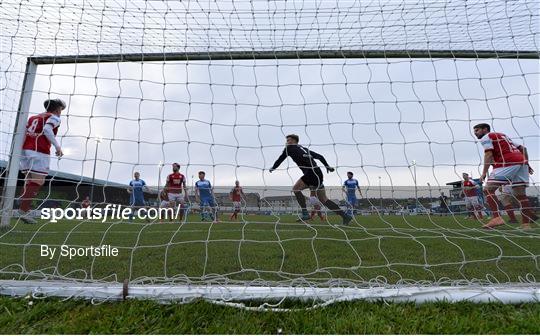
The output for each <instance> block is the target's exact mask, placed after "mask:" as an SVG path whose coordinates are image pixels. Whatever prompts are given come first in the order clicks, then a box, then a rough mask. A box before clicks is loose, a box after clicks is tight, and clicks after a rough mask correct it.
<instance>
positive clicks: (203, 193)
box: [195, 171, 219, 223]
mask: <svg viewBox="0 0 540 336" xmlns="http://www.w3.org/2000/svg"><path fill="white" fill-rule="evenodd" d="M205 176H206V173H205V172H203V171H200V172H199V180H198V181H197V182H195V197H196V198H197V199H198V200H199V202H200V205H201V221H203V222H204V221H205V220H207V219H209V220H212V221H214V222H215V223H218V222H219V218H218V212H217V204H216V201H215V199H214V190H213V188H212V184H211V183H210V181H208V180H206V179H205V178H204V177H205ZM208 208H209V209H210V212H208V211H207V210H208Z"/></svg>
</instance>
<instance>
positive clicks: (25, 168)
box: [19, 99, 66, 224]
mask: <svg viewBox="0 0 540 336" xmlns="http://www.w3.org/2000/svg"><path fill="white" fill-rule="evenodd" d="M43 106H44V107H45V110H46V112H43V113H40V114H38V115H35V116H33V117H30V118H29V119H28V122H27V123H26V135H25V137H24V143H23V147H22V156H21V162H20V169H21V171H22V172H23V173H25V174H26V179H25V184H24V189H23V193H22V195H21V196H20V197H19V199H20V205H19V218H20V219H21V220H22V221H24V222H26V223H30V224H35V223H36V221H35V220H34V219H33V218H32V217H30V216H29V211H30V207H31V204H32V199H33V198H35V197H36V195H37V194H38V192H39V190H40V189H41V186H42V185H43V183H44V182H45V178H46V177H47V175H49V162H50V153H51V145H52V146H54V149H55V154H56V156H58V157H61V156H62V155H63V153H62V148H61V147H60V144H59V143H58V141H57V140H56V133H57V132H58V128H59V127H60V114H61V113H62V111H63V110H64V109H65V108H66V103H64V101H63V100H61V99H47V100H46V101H45V102H43Z"/></svg>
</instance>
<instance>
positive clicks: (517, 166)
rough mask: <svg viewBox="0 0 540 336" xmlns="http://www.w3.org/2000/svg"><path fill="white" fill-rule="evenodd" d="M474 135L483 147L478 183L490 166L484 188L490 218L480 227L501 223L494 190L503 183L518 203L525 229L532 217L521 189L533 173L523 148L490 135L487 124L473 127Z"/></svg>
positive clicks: (497, 136) (484, 176)
mask: <svg viewBox="0 0 540 336" xmlns="http://www.w3.org/2000/svg"><path fill="white" fill-rule="evenodd" d="M474 135H475V136H476V137H477V138H478V139H480V142H481V143H482V146H483V147H484V169H483V171H482V176H481V177H480V179H481V180H482V181H484V180H485V179H486V176H487V175H488V171H489V168H490V167H491V166H493V170H492V171H491V174H489V177H488V178H487V183H486V185H485V187H484V192H485V194H486V200H487V203H488V206H489V207H490V209H491V211H492V214H493V218H492V219H491V220H490V221H489V222H488V223H487V224H486V225H484V228H487V229H490V228H494V227H496V226H499V225H503V224H504V220H503V219H502V217H501V216H500V214H499V209H498V204H497V196H496V195H495V191H496V190H497V189H498V188H499V187H500V186H502V185H507V184H511V185H512V187H513V192H514V196H515V197H516V199H517V200H518V201H519V204H520V207H521V215H522V216H521V217H522V220H521V222H522V228H524V229H527V228H529V227H530V224H529V223H530V222H531V221H532V220H533V218H535V215H534V212H533V210H532V208H531V206H530V204H529V199H528V198H527V196H526V194H525V188H526V187H527V185H528V184H529V174H533V170H532V168H531V167H530V166H529V164H528V154H527V149H526V148H525V147H524V146H522V145H516V144H514V142H513V141H512V140H511V139H510V138H508V137H507V136H506V135H505V134H503V133H498V132H491V127H490V126H489V125H488V124H478V125H476V126H474Z"/></svg>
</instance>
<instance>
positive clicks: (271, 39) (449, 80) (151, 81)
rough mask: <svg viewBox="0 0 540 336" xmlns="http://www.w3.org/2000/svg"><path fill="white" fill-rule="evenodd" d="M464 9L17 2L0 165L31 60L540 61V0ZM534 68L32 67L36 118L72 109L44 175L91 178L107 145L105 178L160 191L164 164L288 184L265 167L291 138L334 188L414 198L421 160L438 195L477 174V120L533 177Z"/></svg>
mask: <svg viewBox="0 0 540 336" xmlns="http://www.w3.org/2000/svg"><path fill="white" fill-rule="evenodd" d="M32 3H34V4H36V5H37V4H40V3H39V2H30V4H32ZM464 4H465V3H464V2H462V1H447V2H441V1H436V2H429V3H427V4H423V3H422V2H417V1H414V2H413V1H405V2H390V3H384V5H380V4H379V3H378V2H375V1H372V2H362V3H359V2H356V1H339V2H334V1H318V2H308V1H290V2H271V3H267V2H264V3H261V2H248V1H237V2H234V3H232V2H221V1H220V2H219V5H218V2H196V1H189V2H182V3H179V2H174V3H173V2H167V3H162V2H142V1H136V2H132V3H129V4H128V7H129V8H127V9H126V11H124V12H122V11H119V10H118V9H119V8H120V7H122V6H123V5H124V3H116V2H113V3H112V4H111V3H109V5H107V6H103V3H101V2H93V3H92V4H85V5H84V7H83V6H82V5H81V4H80V3H78V2H70V3H69V4H67V5H66V6H64V7H63V8H60V7H59V6H58V4H57V3H56V2H51V6H48V7H47V8H46V13H47V15H46V16H47V17H48V20H47V21H45V20H44V19H43V17H42V15H40V14H42V12H41V10H42V9H41V8H39V6H31V5H28V7H25V8H23V9H20V8H18V7H17V6H15V2H9V1H8V2H7V3H6V4H5V5H3V7H2V10H1V13H2V16H3V17H4V18H10V19H13V18H14V17H17V16H18V17H22V15H21V14H22V13H24V14H27V15H24V18H25V20H24V21H23V22H22V23H20V26H22V27H24V29H22V28H20V27H19V28H20V29H18V30H17V29H16V27H14V26H12V25H11V26H10V25H9V22H11V21H6V23H8V24H6V25H3V28H4V29H3V32H2V48H3V50H2V61H1V62H2V65H3V67H4V68H5V70H4V74H3V78H2V80H3V86H2V87H3V90H2V98H3V101H2V111H3V120H2V125H1V126H2V127H1V129H2V138H1V140H2V154H3V156H4V157H5V155H6V154H7V151H8V150H9V146H8V143H9V141H10V132H12V127H13V126H12V125H13V112H12V110H14V109H15V108H16V103H17V96H18V92H17V88H18V89H19V90H20V83H21V79H22V77H21V73H20V71H21V67H22V65H23V64H24V63H22V62H23V60H24V57H26V56H29V55H51V54H53V55H54V54H57V55H60V54H64V55H65V54H81V55H82V54H86V53H96V52H102V53H117V52H121V51H122V52H141V50H142V51H145V52H164V51H179V50H185V51H207V50H250V48H255V49H263V50H271V49H275V48H285V49H287V48H288V49H310V48H321V49H325V48H326V49H328V48H344V49H347V48H350V49H354V48H364V49H381V48H384V49H409V50H413V49H423V48H426V47H428V46H429V47H430V48H432V49H453V50H459V49H487V50H493V49H510V50H513V49H516V48H521V49H523V50H536V51H537V50H538V48H537V43H536V39H537V32H538V27H537V21H538V20H535V16H536V18H537V11H535V9H537V4H536V3H534V2H528V1H524V2H519V3H517V4H516V3H505V2H502V1H494V2H490V3H489V4H485V3H484V2H472V3H471V2H467V7H465V6H464ZM167 6H168V7H167ZM206 6H210V7H209V8H207V7H206ZM283 6H286V7H283ZM424 6H425V7H426V9H425V10H423V8H424ZM114 8H116V9H117V10H113V9H114ZM294 8H296V10H297V12H296V14H295V11H294ZM208 9H209V10H211V13H210V14H207V13H208V12H206V11H203V10H208ZM379 9H383V12H382V13H381V12H380V10H379ZM143 12H146V13H147V15H146V16H145V15H143ZM316 12H317V13H318V15H315V13H316ZM58 18H61V21H62V24H61V25H60V27H61V29H59V28H58V23H56V19H58ZM81 18H82V22H83V23H82V24H81V25H77V24H76V23H77V22H79V21H81ZM32 20H34V21H32ZM36 21H37V22H39V23H38V24H36ZM404 25H405V27H406V28H405V29H403V26H404ZM143 28H144V29H143ZM227 28H228V29H227ZM10 36H15V38H13V39H11V38H9V37H10ZM34 36H37V37H39V38H38V39H37V40H33V39H32V38H31V37H34ZM75 41H76V43H75ZM427 41H429V44H428V43H427ZM51 42H53V43H51ZM120 42H121V43H122V45H120ZM141 45H142V47H141ZM7 51H10V52H11V53H9V55H8V53H7ZM14 51H15V52H14ZM8 64H11V65H9V66H8ZM538 70H539V69H538V61H537V60H521V61H519V62H518V61H515V60H497V59H489V60H475V59H469V60H452V59H431V60H429V59H423V60H411V59H392V60H391V59H388V60H385V59H367V60H364V59H333V60H319V59H317V60H301V61H299V60H287V61H283V60H280V61H261V60H258V61H212V62H205V61H200V62H195V61H190V62H187V63H186V62H157V63H144V65H143V64H142V63H123V64H113V63H108V64H104V63H101V64H85V65H77V66H75V65H54V66H48V65H47V66H39V67H38V72H39V75H38V77H37V79H36V84H35V88H34V93H33V96H32V108H31V112H32V113H39V112H41V110H42V107H41V103H42V101H43V100H44V99H45V98H46V97H48V96H49V95H50V96H59V97H62V98H63V99H65V100H66V101H68V102H69V108H68V110H66V111H65V113H64V116H63V117H62V121H63V124H62V127H61V130H60V132H59V135H60V136H61V141H62V144H63V146H64V148H66V149H67V155H66V156H65V157H64V158H63V159H62V160H60V161H58V160H56V159H52V165H51V168H52V169H57V170H61V171H67V172H70V173H76V174H81V175H85V176H91V173H92V165H93V157H94V147H95V142H94V141H93V139H92V138H93V137H98V136H101V137H103V138H104V141H103V142H102V143H101V145H100V150H99V153H98V160H99V161H98V165H97V173H96V176H97V177H98V178H101V179H109V180H112V181H117V182H123V181H126V180H129V179H130V175H131V172H132V171H134V170H138V171H141V173H142V176H143V178H144V179H146V180H147V182H148V183H151V184H155V183H157V179H158V163H159V162H160V161H161V162H164V163H166V164H169V163H172V162H179V163H181V164H182V166H183V168H182V170H183V171H184V172H186V170H187V176H188V177H189V178H190V177H191V175H196V172H197V171H198V170H200V169H204V170H206V171H207V172H208V174H209V177H210V179H212V180H213V181H214V182H215V184H217V185H232V184H233V182H234V180H235V179H236V178H238V179H240V180H241V181H242V183H243V184H245V185H287V184H290V183H292V182H293V181H294V180H296V179H297V178H298V177H299V176H300V171H299V170H298V169H297V168H296V167H294V166H290V167H289V168H290V169H287V168H288V165H287V164H286V163H284V164H283V165H282V166H281V167H280V168H282V169H281V170H280V171H277V172H275V173H273V174H268V172H267V171H263V169H268V168H269V167H270V166H271V164H272V163H273V161H274V160H275V159H276V158H277V156H278V155H279V153H280V151H281V150H282V145H283V142H284V135H285V134H288V133H297V134H299V135H300V137H301V142H302V143H303V144H306V145H309V146H310V147H311V148H312V149H313V150H315V151H317V152H320V153H321V154H323V155H325V156H326V157H327V159H328V161H329V162H330V163H331V164H333V165H335V166H338V167H339V169H338V171H337V173H334V174H331V175H328V176H327V182H326V183H327V184H328V185H337V184H341V181H342V179H343V178H344V177H345V172H346V171H347V170H353V171H355V172H356V174H357V177H358V179H359V180H360V181H361V183H362V184H363V185H378V176H381V182H382V184H383V185H412V184H413V174H412V170H411V169H410V168H409V166H410V164H411V163H412V160H416V162H417V176H418V184H419V185H425V184H426V183H427V182H430V183H431V184H432V185H444V184H445V183H447V182H449V181H454V180H457V179H459V178H460V175H461V172H462V171H467V172H472V173H473V175H474V176H478V175H479V164H480V162H481V155H482V150H481V148H480V147H479V145H478V144H477V143H476V141H475V139H474V137H473V136H472V133H471V126H472V125H474V124H476V123H478V122H489V123H491V124H492V125H493V127H494V128H495V130H497V131H501V132H504V133H506V134H507V135H509V136H510V137H512V138H513V139H514V140H516V141H517V142H519V143H523V144H525V145H526V146H527V147H528V149H529V153H530V156H531V160H532V163H533V167H534V168H535V169H536V170H537V171H540V167H539V161H538V159H539V152H540V145H539V141H538V140H539V136H538V134H539V122H540V120H539V116H538V99H539V98H538V95H539V92H540V88H539V84H538V74H539V71H538ZM89 117H91V118H89ZM139 119H140V120H139ZM138 141H139V142H138ZM188 142H189V143H188ZM164 169H165V170H164V171H165V172H167V171H168V170H169V167H168V166H166V167H165V168H164ZM537 180H538V179H537V177H536V176H533V177H532V181H533V182H534V183H536V181H537Z"/></svg>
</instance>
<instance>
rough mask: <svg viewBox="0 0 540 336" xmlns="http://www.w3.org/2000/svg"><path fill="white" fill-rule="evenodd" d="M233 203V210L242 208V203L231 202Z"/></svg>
mask: <svg viewBox="0 0 540 336" xmlns="http://www.w3.org/2000/svg"><path fill="white" fill-rule="evenodd" d="M232 203H233V207H234V208H235V209H240V208H241V207H242V203H241V202H238V201H234V202H232Z"/></svg>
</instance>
